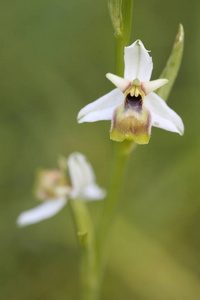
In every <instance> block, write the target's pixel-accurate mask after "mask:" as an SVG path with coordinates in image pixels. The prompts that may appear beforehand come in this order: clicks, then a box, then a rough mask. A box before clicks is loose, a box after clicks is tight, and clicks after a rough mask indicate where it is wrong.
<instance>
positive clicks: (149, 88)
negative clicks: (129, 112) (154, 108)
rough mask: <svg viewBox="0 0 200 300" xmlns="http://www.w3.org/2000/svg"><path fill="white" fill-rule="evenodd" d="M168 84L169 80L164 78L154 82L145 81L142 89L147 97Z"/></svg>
mask: <svg viewBox="0 0 200 300" xmlns="http://www.w3.org/2000/svg"><path fill="white" fill-rule="evenodd" d="M168 82H169V80H168V79H164V78H163V79H157V80H152V81H143V82H142V84H141V89H142V90H143V91H144V93H145V94H146V95H148V94H150V93H152V92H153V91H155V90H157V89H158V88H159V87H161V86H163V85H164V84H166V83H168Z"/></svg>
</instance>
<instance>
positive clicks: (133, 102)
mask: <svg viewBox="0 0 200 300" xmlns="http://www.w3.org/2000/svg"><path fill="white" fill-rule="evenodd" d="M125 103H126V104H128V105H130V106H133V107H141V106H142V96H141V95H140V94H139V95H138V96H137V97H136V96H135V95H133V96H132V95H131V94H128V95H127V96H126V98H125Z"/></svg>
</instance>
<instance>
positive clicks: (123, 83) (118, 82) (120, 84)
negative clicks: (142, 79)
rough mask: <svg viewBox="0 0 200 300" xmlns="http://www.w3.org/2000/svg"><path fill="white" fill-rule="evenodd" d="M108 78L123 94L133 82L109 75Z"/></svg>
mask: <svg viewBox="0 0 200 300" xmlns="http://www.w3.org/2000/svg"><path fill="white" fill-rule="evenodd" d="M106 77H107V78H108V80H110V81H111V82H112V83H113V84H114V85H115V86H116V87H117V88H118V89H120V91H122V93H124V92H125V91H126V90H127V88H128V87H129V86H130V85H131V82H130V81H129V80H128V79H124V78H122V77H119V76H117V75H114V74H111V73H107V74H106Z"/></svg>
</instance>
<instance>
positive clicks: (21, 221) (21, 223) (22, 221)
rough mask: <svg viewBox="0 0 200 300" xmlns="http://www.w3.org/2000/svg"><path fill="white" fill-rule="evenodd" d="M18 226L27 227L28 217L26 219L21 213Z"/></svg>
mask: <svg viewBox="0 0 200 300" xmlns="http://www.w3.org/2000/svg"><path fill="white" fill-rule="evenodd" d="M16 224H17V226H18V227H23V226H26V225H27V222H26V217H25V218H24V213H21V214H20V215H19V217H18V218H17V221H16Z"/></svg>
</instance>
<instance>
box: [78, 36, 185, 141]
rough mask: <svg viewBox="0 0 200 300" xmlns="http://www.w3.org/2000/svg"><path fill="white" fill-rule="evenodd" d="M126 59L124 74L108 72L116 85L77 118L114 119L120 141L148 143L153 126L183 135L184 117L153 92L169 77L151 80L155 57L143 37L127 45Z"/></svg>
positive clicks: (113, 133)
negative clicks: (150, 54)
mask: <svg viewBox="0 0 200 300" xmlns="http://www.w3.org/2000/svg"><path fill="white" fill-rule="evenodd" d="M124 61H125V70H124V78H121V77H119V76H116V75H114V74H110V73H108V74H106V77H107V78H108V79H109V80H110V81H111V82H112V83H113V84H114V85H115V86H116V87H117V88H116V89H114V90H112V91H111V92H110V93H108V94H106V95H104V96H103V97H101V98H99V99H98V100H96V101H94V102H92V103H90V104H88V105H86V106H85V107H84V108H83V109H81V111H80V112H79V114H78V122H79V123H83V122H96V121H100V120H112V123H111V130H110V138H111V139H112V140H115V141H119V142H122V141H123V140H124V139H127V140H133V141H134V142H136V143H138V144H147V143H148V142H149V138H150V133H151V127H152V126H155V127H159V128H162V129H165V130H168V131H172V132H177V133H179V134H180V135H182V134H183V132H184V125H183V122H182V120H181V118H180V117H179V116H178V115H177V114H176V113H175V112H174V111H173V110H172V109H171V108H169V106H168V105H167V104H166V103H165V101H164V100H163V99H162V98H160V97H159V96H158V95H156V94H155V93H153V91H155V90H156V89H158V88H159V87H161V86H162V85H164V84H166V83H167V82H168V80H167V79H158V80H153V81H149V80H150V77H151V73H152V69H153V63H152V58H151V57H150V56H149V54H148V51H147V50H146V49H145V47H144V45H143V43H142V42H141V41H140V40H137V41H136V42H135V43H133V44H132V45H131V46H129V47H125V55H124Z"/></svg>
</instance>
